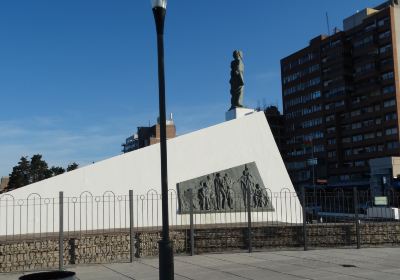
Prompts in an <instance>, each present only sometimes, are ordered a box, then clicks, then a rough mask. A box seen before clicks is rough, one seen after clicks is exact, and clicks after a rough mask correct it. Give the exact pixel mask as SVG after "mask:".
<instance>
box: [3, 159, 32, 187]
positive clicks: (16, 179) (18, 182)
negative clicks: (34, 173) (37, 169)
mask: <svg viewBox="0 0 400 280" xmlns="http://www.w3.org/2000/svg"><path fill="white" fill-rule="evenodd" d="M29 183H30V162H29V160H28V158H27V157H21V159H20V161H19V162H18V165H17V166H14V167H13V171H12V172H11V174H10V181H9V182H8V186H7V189H8V190H13V189H18V188H20V187H23V186H26V185H28V184H29Z"/></svg>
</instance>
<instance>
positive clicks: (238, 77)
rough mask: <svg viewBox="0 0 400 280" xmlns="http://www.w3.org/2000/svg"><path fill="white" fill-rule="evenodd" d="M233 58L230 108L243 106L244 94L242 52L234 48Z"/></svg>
mask: <svg viewBox="0 0 400 280" xmlns="http://www.w3.org/2000/svg"><path fill="white" fill-rule="evenodd" d="M233 58H234V60H233V61H232V62H231V79H230V81H229V83H230V84H231V109H234V108H237V107H243V94H244V77H243V72H244V64H243V60H242V59H243V52H242V51H239V50H235V51H234V52H233Z"/></svg>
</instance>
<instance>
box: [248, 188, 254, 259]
mask: <svg viewBox="0 0 400 280" xmlns="http://www.w3.org/2000/svg"><path fill="white" fill-rule="evenodd" d="M250 191H251V190H250V185H248V186H247V234H248V238H249V253H251V252H252V251H253V246H252V233H251V201H250V198H251V194H250Z"/></svg>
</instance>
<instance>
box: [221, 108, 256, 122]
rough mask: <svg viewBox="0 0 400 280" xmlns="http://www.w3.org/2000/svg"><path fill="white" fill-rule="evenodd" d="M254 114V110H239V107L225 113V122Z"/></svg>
mask: <svg viewBox="0 0 400 280" xmlns="http://www.w3.org/2000/svg"><path fill="white" fill-rule="evenodd" d="M254 112H255V110H254V109H249V108H240V107H237V108H233V109H230V110H229V111H228V112H226V113H225V121H230V120H235V119H239V118H242V117H244V116H247V115H250V114H252V113H254Z"/></svg>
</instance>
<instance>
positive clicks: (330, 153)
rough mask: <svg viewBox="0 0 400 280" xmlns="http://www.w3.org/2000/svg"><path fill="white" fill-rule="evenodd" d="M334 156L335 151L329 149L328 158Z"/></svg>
mask: <svg viewBox="0 0 400 280" xmlns="http://www.w3.org/2000/svg"><path fill="white" fill-rule="evenodd" d="M334 157H336V151H329V152H328V158H334Z"/></svg>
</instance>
